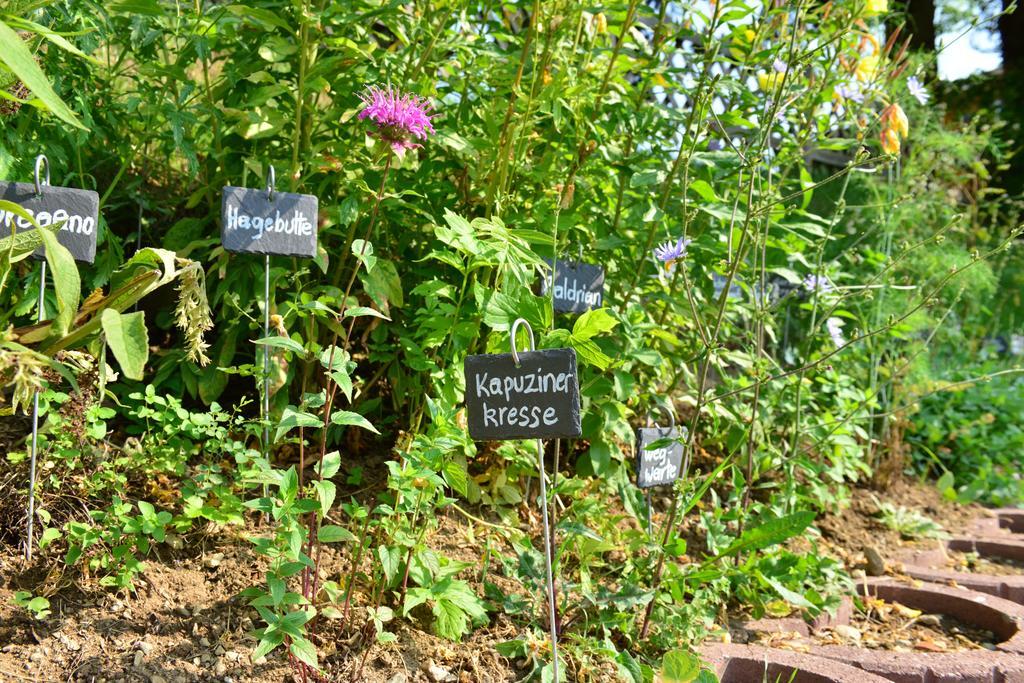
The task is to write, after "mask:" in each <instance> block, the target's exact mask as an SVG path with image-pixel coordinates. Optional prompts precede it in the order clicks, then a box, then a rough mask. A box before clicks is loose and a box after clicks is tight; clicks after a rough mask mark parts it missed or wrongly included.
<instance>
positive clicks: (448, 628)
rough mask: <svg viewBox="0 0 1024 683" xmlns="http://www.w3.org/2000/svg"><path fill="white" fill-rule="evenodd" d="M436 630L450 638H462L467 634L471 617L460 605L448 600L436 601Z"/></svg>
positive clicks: (438, 633)
mask: <svg viewBox="0 0 1024 683" xmlns="http://www.w3.org/2000/svg"><path fill="white" fill-rule="evenodd" d="M433 612H434V617H435V621H434V632H435V633H437V635H439V636H440V637H442V638H447V639H448V640H456V641H457V640H460V639H461V638H462V636H464V635H465V634H466V631H467V630H468V626H469V619H467V618H466V613H465V612H463V611H462V608H461V607H459V606H458V605H456V604H454V603H452V602H449V601H448V600H438V601H437V602H435V603H434V609H433Z"/></svg>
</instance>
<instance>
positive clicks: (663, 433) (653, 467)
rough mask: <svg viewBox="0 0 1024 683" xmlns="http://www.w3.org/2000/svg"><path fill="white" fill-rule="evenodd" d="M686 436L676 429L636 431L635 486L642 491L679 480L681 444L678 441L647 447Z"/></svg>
mask: <svg viewBox="0 0 1024 683" xmlns="http://www.w3.org/2000/svg"><path fill="white" fill-rule="evenodd" d="M685 434H686V428H685V427H683V431H682V432H680V430H679V428H678V427H641V428H640V429H638V430H636V485H637V486H638V487H639V488H642V489H649V488H653V487H655V486H664V485H666V484H671V483H673V482H674V481H675V480H676V479H678V478H679V473H680V470H681V469H682V467H683V444H681V443H679V442H678V441H673V442H672V443H670V444H668V445H665V446H661V447H660V448H651V449H648V448H647V447H648V446H649V445H650V444H652V443H654V442H655V441H658V440H660V439H679V438H680V437H681V435H685Z"/></svg>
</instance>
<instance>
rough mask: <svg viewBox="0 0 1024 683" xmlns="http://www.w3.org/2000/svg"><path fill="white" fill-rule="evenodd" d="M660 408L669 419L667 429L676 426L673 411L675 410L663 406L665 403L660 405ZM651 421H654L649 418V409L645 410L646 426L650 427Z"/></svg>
mask: <svg viewBox="0 0 1024 683" xmlns="http://www.w3.org/2000/svg"><path fill="white" fill-rule="evenodd" d="M661 409H662V411H663V412H664V413H665V414H666V415H668V420H669V427H668V428H669V429H675V427H676V413H675V411H674V410H671V409H669V407H668V406H665V405H663V406H661ZM653 422H654V421H653V420H652V419H651V411H650V410H648V411H647V426H648V427H650V426H651V425H652V424H653Z"/></svg>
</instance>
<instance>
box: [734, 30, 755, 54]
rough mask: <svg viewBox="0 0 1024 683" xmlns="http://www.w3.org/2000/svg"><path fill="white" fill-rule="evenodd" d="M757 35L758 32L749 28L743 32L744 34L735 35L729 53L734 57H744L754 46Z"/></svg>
mask: <svg viewBox="0 0 1024 683" xmlns="http://www.w3.org/2000/svg"><path fill="white" fill-rule="evenodd" d="M756 37H757V34H756V33H754V32H753V31H751V30H750V29H749V28H748V29H747V30H745V31H744V32H743V35H742V36H735V37H733V39H732V46H731V47H730V48H729V54H731V55H732V57H733V59H743V58H744V57H745V56H747V54H749V53H750V51H751V49H752V48H753V46H754V38H756Z"/></svg>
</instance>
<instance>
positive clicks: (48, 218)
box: [0, 183, 100, 263]
mask: <svg viewBox="0 0 1024 683" xmlns="http://www.w3.org/2000/svg"><path fill="white" fill-rule="evenodd" d="M42 190H43V191H42V193H41V194H36V186H35V183H0V199H4V200H6V201H9V202H14V203H15V204H17V205H19V206H20V207H21V208H23V209H24V210H25V212H26V213H27V214H29V215H30V216H32V218H33V219H35V221H36V223H38V224H39V225H40V226H42V227H44V228H45V227H47V226H49V225H54V224H56V223H61V224H62V225H61V228H60V230H58V231H57V241H58V242H60V243H61V244H62V245H63V246H64V247H66V248H67V250H68V251H70V252H71V255H72V256H74V257H75V260H76V261H84V262H85V263H92V262H93V261H94V260H95V259H96V234H97V233H98V232H99V208H100V197H99V195H98V194H96V193H95V192H93V191H92V190H77V189H75V188H73V187H56V186H54V185H43V187H42ZM34 229H35V228H34V227H33V225H32V224H31V223H29V222H28V221H27V220H25V219H24V218H22V217H21V216H18V215H15V214H13V213H10V212H9V211H4V210H3V209H0V237H7V236H8V235H10V234H11V233H12V232H20V231H23V230H34ZM35 256H37V257H42V256H43V248H42V247H39V249H37V250H36V252H35Z"/></svg>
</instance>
